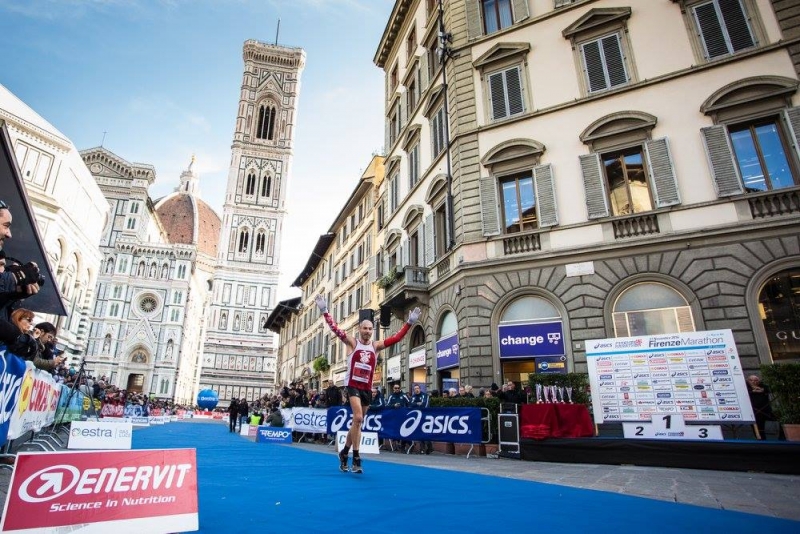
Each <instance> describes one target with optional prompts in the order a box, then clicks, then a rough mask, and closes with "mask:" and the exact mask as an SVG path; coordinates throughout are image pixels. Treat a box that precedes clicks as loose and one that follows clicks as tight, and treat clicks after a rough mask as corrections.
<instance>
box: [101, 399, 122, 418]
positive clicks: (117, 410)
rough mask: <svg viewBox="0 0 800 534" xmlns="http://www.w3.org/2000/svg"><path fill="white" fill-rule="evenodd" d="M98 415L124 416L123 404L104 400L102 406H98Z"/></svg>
mask: <svg viewBox="0 0 800 534" xmlns="http://www.w3.org/2000/svg"><path fill="white" fill-rule="evenodd" d="M100 415H102V416H103V417H125V406H123V405H122V404H111V403H109V402H104V403H103V407H102V408H100Z"/></svg>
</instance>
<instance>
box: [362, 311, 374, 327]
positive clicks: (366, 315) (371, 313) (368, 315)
mask: <svg viewBox="0 0 800 534" xmlns="http://www.w3.org/2000/svg"><path fill="white" fill-rule="evenodd" d="M364 319H366V320H367V321H370V322H371V323H373V324H374V323H375V310H358V323H359V324H361V321H363V320H364Z"/></svg>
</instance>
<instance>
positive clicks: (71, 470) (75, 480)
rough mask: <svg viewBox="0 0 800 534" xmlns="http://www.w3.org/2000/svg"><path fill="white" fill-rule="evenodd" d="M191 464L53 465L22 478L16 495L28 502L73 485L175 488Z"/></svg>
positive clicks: (83, 489) (93, 490) (83, 490)
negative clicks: (95, 466)
mask: <svg viewBox="0 0 800 534" xmlns="http://www.w3.org/2000/svg"><path fill="white" fill-rule="evenodd" d="M191 468H192V465H191V464H166V465H138V466H128V467H105V468H102V469H98V468H89V469H84V470H83V471H81V470H80V469H78V468H77V467H75V466H74V465H67V464H60V465H53V466H50V467H46V468H44V469H41V470H39V471H37V472H36V473H34V474H32V475H31V476H29V477H28V478H27V479H25V481H24V482H23V483H22V484H21V485H20V487H19V498H20V499H22V500H23V501H26V502H30V503H36V502H45V501H50V500H52V499H56V498H58V497H60V496H62V495H64V494H65V493H67V492H69V491H71V490H73V488H74V493H75V495H89V494H95V495H96V494H100V493H123V492H131V491H138V490H146V489H149V488H152V489H154V490H155V489H160V488H163V489H169V488H172V487H176V488H179V487H181V486H182V485H183V481H184V479H185V477H186V473H187V472H188V471H189V470H190V469H191Z"/></svg>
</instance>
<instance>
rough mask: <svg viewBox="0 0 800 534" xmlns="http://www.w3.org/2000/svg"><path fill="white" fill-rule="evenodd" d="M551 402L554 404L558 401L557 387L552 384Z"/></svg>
mask: <svg viewBox="0 0 800 534" xmlns="http://www.w3.org/2000/svg"><path fill="white" fill-rule="evenodd" d="M550 402H552V403H553V404H555V403H557V402H558V397H556V387H555V386H550Z"/></svg>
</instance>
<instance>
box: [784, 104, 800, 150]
mask: <svg viewBox="0 0 800 534" xmlns="http://www.w3.org/2000/svg"><path fill="white" fill-rule="evenodd" d="M783 119H784V123H785V124H786V130H787V131H788V132H789V141H790V142H791V143H792V147H793V148H794V153H795V154H796V155H797V157H798V158H800V107H794V108H789V109H786V110H784V112H783Z"/></svg>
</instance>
